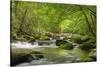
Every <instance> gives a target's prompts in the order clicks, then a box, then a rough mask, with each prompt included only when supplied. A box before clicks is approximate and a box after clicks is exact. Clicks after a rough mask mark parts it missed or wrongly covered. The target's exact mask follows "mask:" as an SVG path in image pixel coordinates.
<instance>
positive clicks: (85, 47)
mask: <svg viewBox="0 0 100 67" xmlns="http://www.w3.org/2000/svg"><path fill="white" fill-rule="evenodd" d="M79 48H81V49H82V50H86V51H89V50H91V49H93V48H96V45H95V44H92V43H83V44H80V46H79Z"/></svg>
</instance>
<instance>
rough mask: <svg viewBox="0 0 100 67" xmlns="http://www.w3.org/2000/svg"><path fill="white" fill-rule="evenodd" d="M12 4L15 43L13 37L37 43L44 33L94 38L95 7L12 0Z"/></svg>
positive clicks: (12, 28)
mask: <svg viewBox="0 0 100 67" xmlns="http://www.w3.org/2000/svg"><path fill="white" fill-rule="evenodd" d="M11 2H12V5H11V9H12V10H11V19H12V23H11V24H12V27H11V30H12V32H13V33H12V35H13V36H12V39H14V40H16V37H18V38H20V37H24V39H26V40H28V39H30V37H33V38H36V39H40V38H41V36H42V35H43V34H44V33H47V32H51V33H62V32H67V33H78V34H84V35H87V34H88V35H92V36H94V37H95V35H96V7H95V6H84V5H83V6H79V5H74V4H73V5H70V4H57V3H53V4H51V3H39V2H25V1H14V0H13V1H11ZM81 7H82V9H80V8H81ZM15 34H16V36H15ZM24 35H25V36H24ZM27 36H28V37H29V38H27ZM18 38H17V39H18Z"/></svg>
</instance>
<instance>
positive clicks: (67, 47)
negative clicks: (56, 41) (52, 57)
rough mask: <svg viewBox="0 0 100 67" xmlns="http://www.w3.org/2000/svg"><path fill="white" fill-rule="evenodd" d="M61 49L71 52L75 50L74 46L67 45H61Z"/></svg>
mask: <svg viewBox="0 0 100 67" xmlns="http://www.w3.org/2000/svg"><path fill="white" fill-rule="evenodd" d="M59 48H62V49H68V50H71V49H73V48H74V47H73V45H72V44H69V43H66V44H61V45H60V46H59Z"/></svg>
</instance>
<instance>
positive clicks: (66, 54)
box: [11, 41, 89, 67]
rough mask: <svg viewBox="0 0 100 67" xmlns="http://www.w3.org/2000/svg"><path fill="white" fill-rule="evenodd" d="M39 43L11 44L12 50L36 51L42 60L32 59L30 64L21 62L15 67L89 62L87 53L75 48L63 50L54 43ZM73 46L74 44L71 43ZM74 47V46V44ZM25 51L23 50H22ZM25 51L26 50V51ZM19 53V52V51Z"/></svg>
mask: <svg viewBox="0 0 100 67" xmlns="http://www.w3.org/2000/svg"><path fill="white" fill-rule="evenodd" d="M39 42H40V41H38V42H34V44H32V43H28V42H20V41H18V42H16V43H12V44H11V46H12V48H13V49H18V50H19V49H26V48H27V49H30V50H31V49H32V50H33V51H38V52H42V53H43V56H44V57H43V58H40V59H34V60H32V61H31V62H23V63H20V64H18V65H16V66H15V67H19V66H30V65H43V64H58V63H73V62H81V61H84V60H89V58H88V53H86V52H84V51H82V50H80V49H79V48H78V46H76V47H75V48H74V49H73V50H64V49H60V48H58V46H56V42H55V41H53V42H51V41H48V42H50V43H49V44H47V41H44V42H43V44H42V45H39ZM73 44H75V43H73ZM75 45H76V44H75ZM24 51H25V50H24ZM26 51H27V50H26ZM19 52H20V50H19Z"/></svg>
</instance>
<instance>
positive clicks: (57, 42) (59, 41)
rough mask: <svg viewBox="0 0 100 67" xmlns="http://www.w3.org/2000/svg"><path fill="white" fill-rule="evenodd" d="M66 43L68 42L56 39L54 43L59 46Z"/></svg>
mask: <svg viewBox="0 0 100 67" xmlns="http://www.w3.org/2000/svg"><path fill="white" fill-rule="evenodd" d="M66 43H68V42H67V41H65V40H56V45H57V46H60V45H61V44H66Z"/></svg>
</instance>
